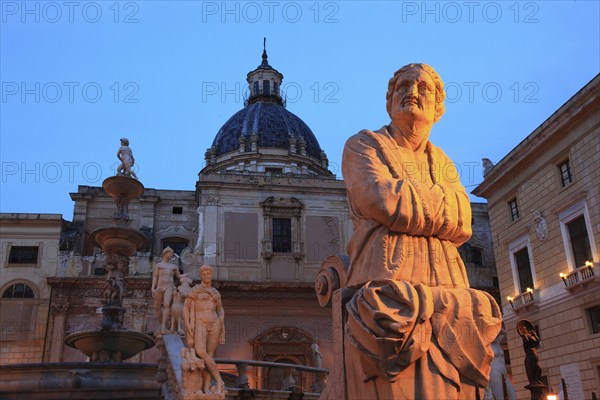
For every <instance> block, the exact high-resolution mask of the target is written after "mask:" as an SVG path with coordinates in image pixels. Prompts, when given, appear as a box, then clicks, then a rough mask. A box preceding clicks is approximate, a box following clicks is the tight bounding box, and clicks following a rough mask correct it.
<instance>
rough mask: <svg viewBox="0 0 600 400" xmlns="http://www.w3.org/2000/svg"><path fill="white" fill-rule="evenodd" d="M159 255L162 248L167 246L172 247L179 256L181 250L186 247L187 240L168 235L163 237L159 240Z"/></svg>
mask: <svg viewBox="0 0 600 400" xmlns="http://www.w3.org/2000/svg"><path fill="white" fill-rule="evenodd" d="M161 244H162V246H161V248H160V251H159V253H160V255H162V252H163V250H164V249H165V248H166V247H167V246H168V247H170V248H172V249H173V252H174V253H175V254H177V255H178V256H181V252H182V251H183V250H184V249H185V248H187V247H188V244H189V240H187V239H185V238H182V237H168V238H164V239H163V240H162V241H161Z"/></svg>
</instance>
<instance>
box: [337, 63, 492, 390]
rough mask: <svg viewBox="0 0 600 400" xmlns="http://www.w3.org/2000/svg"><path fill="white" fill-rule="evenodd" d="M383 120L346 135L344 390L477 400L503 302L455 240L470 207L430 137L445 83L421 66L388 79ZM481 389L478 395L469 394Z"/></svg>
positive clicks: (465, 228) (466, 232)
mask: <svg viewBox="0 0 600 400" xmlns="http://www.w3.org/2000/svg"><path fill="white" fill-rule="evenodd" d="M386 98H387V105H386V107H387V111H388V114H389V116H390V118H391V122H390V124H389V125H387V126H384V127H382V128H381V129H379V130H377V131H369V130H363V131H361V132H359V133H358V134H356V135H354V136H352V137H351V138H350V139H348V141H347V142H346V145H345V148H344V154H343V161H342V171H343V175H344V180H345V183H346V187H347V190H348V198H349V203H350V209H351V214H352V218H353V222H354V234H353V236H352V239H351V240H350V243H349V245H348V254H349V256H350V267H349V270H348V274H347V285H346V286H347V287H350V288H355V289H357V291H356V293H355V294H354V296H353V297H352V299H351V300H350V301H349V302H348V304H347V306H346V309H347V311H348V321H347V323H346V326H345V341H346V343H347V345H346V346H344V347H345V351H346V374H347V376H346V382H347V393H348V398H356V399H359V398H378V399H388V398H389V399H392V398H393V399H475V398H476V397H477V395H479V396H480V397H479V398H483V397H482V396H483V388H485V387H486V385H487V382H488V380H489V372H490V362H491V360H492V358H493V352H492V350H491V348H490V343H491V342H492V341H493V340H494V339H495V338H496V336H497V334H498V332H499V331H500V325H501V316H500V309H499V307H498V305H497V304H496V302H495V301H494V299H493V298H492V297H491V296H490V295H489V294H487V293H485V292H481V291H478V290H474V289H470V288H469V282H468V278H467V273H466V270H465V266H464V264H463V262H462V260H461V258H460V256H459V254H458V251H457V247H458V246H460V245H461V244H463V243H465V242H466V241H467V240H468V239H469V238H470V236H471V207H470V202H469V198H468V196H467V194H466V192H465V189H464V187H463V186H462V185H461V183H460V180H459V178H460V177H459V175H458V173H457V171H456V168H455V166H454V164H453V163H452V161H451V160H450V159H449V158H448V157H447V156H446V155H445V154H444V152H443V151H442V150H441V149H439V148H438V147H436V146H434V145H433V144H432V143H431V142H430V141H429V134H430V131H431V128H432V127H433V124H434V123H435V122H437V121H438V120H439V119H440V118H441V116H442V115H443V113H444V89H443V83H442V81H441V79H440V77H439V76H438V74H437V73H436V72H435V71H434V70H433V68H431V67H430V66H428V65H426V64H410V65H407V66H405V67H403V68H401V69H400V70H398V71H397V72H396V73H395V74H394V76H393V77H392V79H390V82H389V86H388V92H387V96H386ZM476 392H479V393H476Z"/></svg>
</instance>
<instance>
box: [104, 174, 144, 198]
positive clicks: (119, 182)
mask: <svg viewBox="0 0 600 400" xmlns="http://www.w3.org/2000/svg"><path fill="white" fill-rule="evenodd" d="M102 187H103V188H104V190H105V191H106V193H107V194H108V195H109V196H110V197H112V198H118V197H122V196H126V197H127V198H128V199H129V200H134V199H137V198H139V197H140V196H141V195H142V193H144V185H142V183H141V182H140V181H138V180H137V179H133V178H130V177H129V176H125V175H116V176H111V177H109V178H106V179H105V180H104V182H102Z"/></svg>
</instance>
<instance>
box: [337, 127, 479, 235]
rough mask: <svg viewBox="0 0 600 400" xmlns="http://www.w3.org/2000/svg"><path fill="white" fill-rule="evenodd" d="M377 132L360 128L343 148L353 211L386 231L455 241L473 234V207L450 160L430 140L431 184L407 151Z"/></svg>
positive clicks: (346, 181)
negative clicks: (424, 177) (381, 226)
mask: <svg viewBox="0 0 600 400" xmlns="http://www.w3.org/2000/svg"><path fill="white" fill-rule="evenodd" d="M392 140H393V139H392V138H391V137H389V136H387V135H383V134H381V133H378V132H369V131H361V132H360V133H359V134H357V135H355V136H353V137H351V138H350V139H349V140H348V142H347V143H346V146H345V148H344V153H343V162H342V168H343V175H344V180H345V183H346V187H347V190H348V198H349V200H350V205H351V208H352V211H353V213H354V214H355V215H356V216H357V217H359V218H360V219H363V220H373V221H376V222H377V223H379V224H381V225H384V226H387V227H388V228H389V229H390V231H393V232H401V233H405V234H408V235H411V236H424V237H429V236H435V237H437V238H439V239H443V240H449V241H451V242H453V243H454V244H455V245H456V246H460V245H461V244H462V243H464V242H466V241H467V240H468V239H469V237H470V236H471V206H470V202H469V197H468V196H467V193H466V192H465V189H464V187H463V186H462V185H461V184H460V180H459V175H458V172H457V171H456V168H455V166H454V164H453V163H452V161H451V160H450V159H449V158H448V157H447V156H446V155H445V154H444V153H443V152H442V151H441V150H440V149H438V148H437V147H435V146H433V145H431V144H429V145H428V153H429V157H430V161H431V163H430V164H432V165H433V168H437V170H438V171H437V172H435V171H434V174H433V175H434V176H435V175H436V174H437V176H435V178H433V183H434V184H433V187H429V185H428V184H426V183H425V182H426V180H425V179H422V178H423V177H422V175H421V176H420V173H421V172H424V173H428V172H427V171H423V168H420V167H422V166H419V165H418V164H417V162H416V161H415V158H414V156H412V155H411V153H410V150H401V149H399V148H398V147H397V146H395V145H393V143H391V141H392Z"/></svg>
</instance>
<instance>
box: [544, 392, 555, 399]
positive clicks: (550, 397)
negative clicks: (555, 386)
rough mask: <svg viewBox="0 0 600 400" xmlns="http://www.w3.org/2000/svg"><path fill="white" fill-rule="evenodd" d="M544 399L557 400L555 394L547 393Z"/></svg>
mask: <svg viewBox="0 0 600 400" xmlns="http://www.w3.org/2000/svg"><path fill="white" fill-rule="evenodd" d="M546 399H547V400H558V395H557V394H554V393H548V394H547V395H546Z"/></svg>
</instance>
